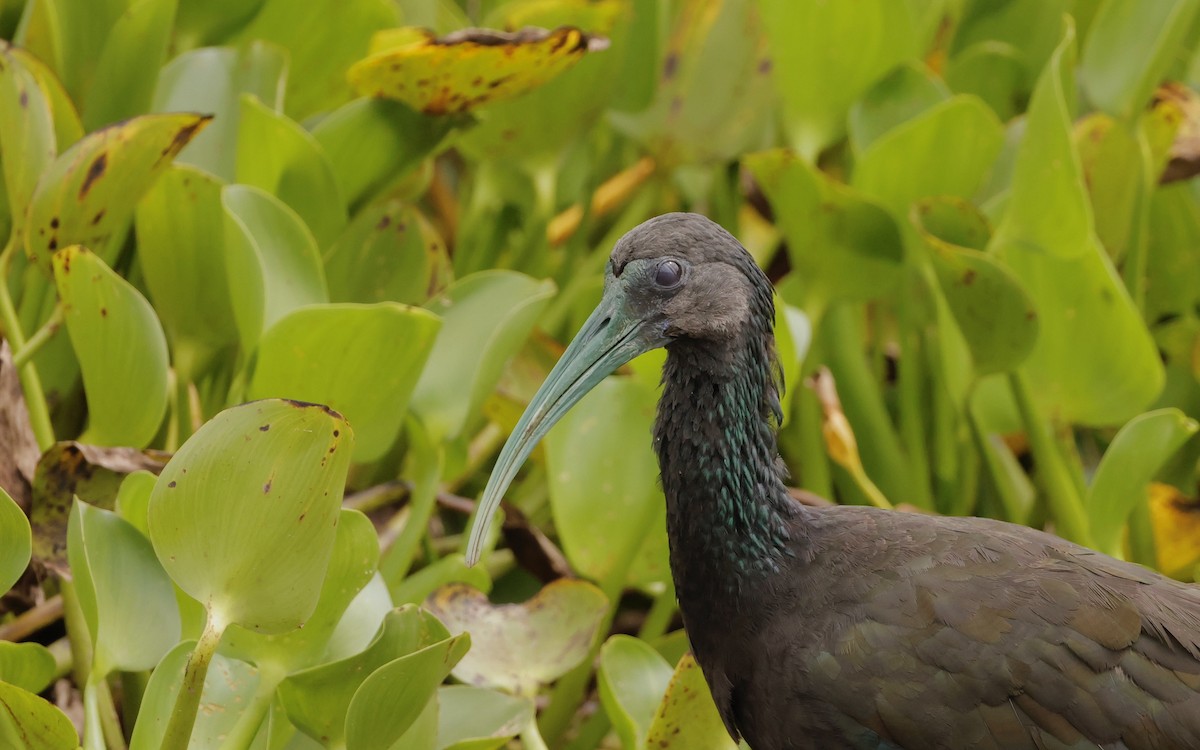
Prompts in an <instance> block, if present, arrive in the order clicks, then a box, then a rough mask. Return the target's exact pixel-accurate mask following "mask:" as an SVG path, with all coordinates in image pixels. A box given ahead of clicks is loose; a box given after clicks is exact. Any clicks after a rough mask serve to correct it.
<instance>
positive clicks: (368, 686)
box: [346, 633, 471, 750]
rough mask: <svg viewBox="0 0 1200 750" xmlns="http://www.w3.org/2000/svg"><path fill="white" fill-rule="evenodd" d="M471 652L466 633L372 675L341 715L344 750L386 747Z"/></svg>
mask: <svg viewBox="0 0 1200 750" xmlns="http://www.w3.org/2000/svg"><path fill="white" fill-rule="evenodd" d="M469 648H471V637H470V636H469V635H467V634H466V633H462V634H460V635H456V636H454V637H452V638H447V639H446V640H443V641H438V642H437V643H434V644H432V645H430V646H426V647H424V648H422V649H420V650H419V651H415V652H413V653H411V654H408V655H406V656H402V657H400V658H399V659H396V660H394V661H390V662H388V663H387V664H384V665H383V666H382V667H380V668H379V669H376V670H375V671H374V672H372V673H371V674H370V675H369V676H368V677H367V679H365V680H363V683H362V685H360V686H359V688H358V690H357V691H355V693H354V698H352V699H351V701H350V706H349V709H348V711H347V713H346V748H347V750H373V748H377V747H390V746H391V745H392V743H394V742H395V741H396V740H398V739H400V737H401V736H403V734H404V733H405V732H406V731H407V730H408V728H409V727H410V726H412V724H413V722H415V721H416V720H417V719H418V718H419V717H420V716H421V713H422V711H423V710H424V708H425V706H426V705H428V703H429V702H430V701H431V700H435V699H436V695H437V686H438V685H440V684H442V680H444V679H446V675H448V674H449V673H450V669H451V667H453V666H454V665H455V664H456V663H458V660H459V659H461V658H462V657H463V654H465V653H467V650H468V649H469Z"/></svg>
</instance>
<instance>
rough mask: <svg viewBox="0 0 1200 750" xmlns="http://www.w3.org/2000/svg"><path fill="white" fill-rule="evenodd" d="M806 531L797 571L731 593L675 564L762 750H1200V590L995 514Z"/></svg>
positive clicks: (856, 522) (846, 522) (850, 521)
mask: <svg viewBox="0 0 1200 750" xmlns="http://www.w3.org/2000/svg"><path fill="white" fill-rule="evenodd" d="M794 526H795V528H794V538H795V539H797V540H802V541H801V542H800V547H801V554H800V555H798V556H797V557H795V558H792V559H793V560H794V562H793V563H792V564H791V565H789V566H788V567H787V568H785V569H784V570H782V571H780V572H779V573H778V574H774V575H768V576H767V577H766V578H764V579H763V580H761V581H760V583H759V585H755V586H744V587H743V588H742V590H741V592H740V593H737V594H734V595H732V596H729V597H716V596H714V595H713V592H712V590H711V589H712V587H711V584H710V583H706V582H703V581H695V580H693V578H692V577H691V576H690V575H689V574H688V573H687V572H686V571H685V570H683V569H681V567H679V566H680V565H684V564H686V561H685V560H682V559H680V558H681V557H684V556H683V555H677V556H676V559H675V560H674V562H675V563H676V568H675V570H676V571H677V573H678V577H679V578H680V581H679V598H680V606H681V607H682V609H683V613H684V618H685V623H686V625H687V628H688V632H689V634H690V635H691V638H692V644H693V648H694V650H695V652H696V657H697V659H698V661H699V662H700V663H701V665H703V666H704V668H705V673H706V675H707V676H708V678H709V680H710V683H711V684H712V685H713V687H714V693H715V695H716V697H717V699H718V706H719V708H720V710H721V713H722V716H723V717H724V719H725V721H726V723H727V725H729V726H730V727H731V728H733V729H735V730H740V732H741V733H742V734H743V735H745V737H746V739H747V741H748V742H749V743H750V745H751V747H753V748H754V749H755V750H784V749H791V750H798V749H800V748H835V747H854V748H889V747H897V748H912V749H913V750H916V749H919V748H930V749H933V748H946V749H951V748H997V749H999V748H1006V749H1007V748H1030V749H1031V750H1033V749H1035V748H1094V747H1103V748H1130V749H1131V750H1133V749H1140V748H1179V749H1180V750H1183V749H1185V748H1200V592H1198V591H1197V590H1196V588H1195V587H1191V586H1186V585H1184V584H1181V583H1178V582H1175V581H1172V580H1169V579H1166V578H1163V577H1162V576H1159V575H1157V574H1154V573H1152V572H1150V571H1147V570H1146V569H1144V568H1141V567H1139V566H1136V565H1132V564H1128V563H1122V562H1118V561H1116V560H1113V559H1111V558H1109V557H1106V556H1104V555H1100V554H1097V553H1095V552H1092V551H1090V550H1087V549H1085V548H1082V547H1079V546H1077V545H1074V544H1071V543H1069V542H1065V541H1063V540H1061V539H1058V538H1057V537H1053V536H1050V535H1048V534H1044V533H1041V532H1038V531H1034V530H1031V529H1026V528H1023V527H1018V526H1014V525H1012V524H1006V523H1002V522H998V521H989V520H985V519H954V518H932V517H928V516H921V515H911V514H903V513H895V512H888V511H879V510H875V509H870V508H851V507H842V508H838V507H834V508H829V509H823V510H811V509H804V510H801V511H800V513H799V514H798V515H797V516H796V518H795V519H794ZM672 541H673V543H674V544H675V546H676V547H678V546H679V545H680V543H681V542H682V540H680V539H678V538H676V539H673V540H672ZM718 602H719V603H718Z"/></svg>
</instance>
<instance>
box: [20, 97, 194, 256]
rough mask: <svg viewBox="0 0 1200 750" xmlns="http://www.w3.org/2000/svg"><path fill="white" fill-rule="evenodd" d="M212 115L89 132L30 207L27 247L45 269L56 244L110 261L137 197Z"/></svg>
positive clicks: (44, 180)
mask: <svg viewBox="0 0 1200 750" xmlns="http://www.w3.org/2000/svg"><path fill="white" fill-rule="evenodd" d="M210 119H211V118H210V117H208V116H207V115H194V114H166V115H142V116H140V117H134V118H133V119H131V120H126V121H125V122H122V123H118V124H116V125H112V126H109V127H107V128H104V129H102V130H97V131H96V132H94V133H89V134H88V135H87V136H86V137H84V139H83V140H81V141H79V142H78V143H76V144H75V145H74V146H72V147H71V148H70V149H69V150H68V151H67V152H66V153H64V154H62V155H61V156H59V157H58V158H57V159H55V161H54V163H53V164H51V165H50V166H49V167H48V168H47V169H46V170H45V171H44V172H43V173H42V177H41V179H40V180H39V181H38V187H37V190H36V191H34V194H33V199H32V202H31V203H30V206H29V225H28V233H27V234H26V237H25V251H26V253H27V254H28V255H29V259H30V261H31V262H33V263H35V264H36V265H37V266H38V267H39V268H41V269H42V270H43V271H44V272H46V273H47V274H50V273H51V272H52V269H51V258H52V257H53V256H54V253H55V251H56V250H58V249H59V248H63V247H67V246H68V245H75V244H80V245H86V246H87V247H88V248H89V249H91V251H92V252H94V253H96V254H97V255H99V256H100V257H101V258H103V259H105V261H106V262H112V260H113V259H114V258H115V256H116V253H117V251H118V250H119V249H120V247H119V245H120V241H121V240H122V239H123V235H124V230H125V228H126V225H127V223H128V221H129V219H130V217H131V216H132V215H133V208H134V206H135V205H137V202H138V200H139V199H140V198H141V197H142V195H144V194H145V193H146V191H147V190H149V189H150V186H151V185H153V184H154V180H155V179H157V178H158V176H159V175H160V174H162V173H163V172H164V171H166V169H167V167H168V166H170V164H171V160H172V159H174V158H175V155H176V154H178V153H179V151H180V150H181V149H182V148H183V147H184V146H186V145H187V144H188V142H189V141H191V139H192V138H193V137H195V135H196V134H197V133H199V132H200V131H201V130H202V129H203V128H204V126H205V125H207V124H208V122H209V120H210Z"/></svg>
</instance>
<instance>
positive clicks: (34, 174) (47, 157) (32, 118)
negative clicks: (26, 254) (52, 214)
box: [0, 42, 58, 242]
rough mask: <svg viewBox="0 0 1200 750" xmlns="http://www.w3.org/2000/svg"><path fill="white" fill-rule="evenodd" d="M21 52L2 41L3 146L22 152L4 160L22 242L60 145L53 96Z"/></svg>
mask: <svg viewBox="0 0 1200 750" xmlns="http://www.w3.org/2000/svg"><path fill="white" fill-rule="evenodd" d="M17 53H18V50H15V49H13V48H12V47H9V46H8V44H7V43H6V42H0V149H3V152H4V153H5V154H20V155H21V156H20V158H9V159H4V187H5V191H6V192H7V194H8V209H9V216H10V217H12V222H13V226H12V234H13V238H14V239H15V240H16V241H18V242H20V241H22V238H23V237H24V234H23V232H24V227H25V219H26V212H27V210H28V208H29V202H30V200H31V199H32V198H33V193H34V189H35V188H36V187H37V182H38V177H40V176H41V174H42V172H43V171H44V170H45V169H46V168H47V167H48V166H49V165H50V164H51V163H53V161H54V157H55V156H56V155H57V154H58V148H57V146H56V140H55V134H54V115H53V110H52V109H51V105H50V98H49V96H48V95H47V93H46V92H45V91H43V90H42V87H41V85H39V83H38V78H37V76H36V75H35V74H34V72H33V71H32V70H30V69H29V68H28V67H27V66H26V65H25V64H24V62H23V61H22V59H21V56H20V55H18V54H17Z"/></svg>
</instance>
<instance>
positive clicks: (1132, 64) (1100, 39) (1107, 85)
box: [1079, 0, 1200, 122]
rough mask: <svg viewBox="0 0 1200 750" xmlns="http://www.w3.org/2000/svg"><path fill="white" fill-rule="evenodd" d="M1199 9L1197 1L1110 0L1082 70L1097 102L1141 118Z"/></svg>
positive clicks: (1128, 118)
mask: <svg viewBox="0 0 1200 750" xmlns="http://www.w3.org/2000/svg"><path fill="white" fill-rule="evenodd" d="M1197 9H1200V2H1197V0H1106V2H1104V3H1103V4H1102V5H1101V6H1100V10H1099V11H1098V12H1097V13H1096V17H1095V19H1094V20H1093V22H1092V25H1091V28H1090V29H1089V32H1088V36H1087V44H1086V45H1085V46H1084V48H1083V60H1082V61H1081V64H1080V70H1079V76H1080V81H1081V82H1082V84H1083V87H1084V91H1086V92H1087V95H1088V98H1089V99H1090V100H1091V101H1092V103H1093V104H1095V105H1096V107H1097V108H1099V109H1101V110H1104V111H1105V112H1107V113H1108V114H1110V115H1112V116H1113V117H1117V118H1120V119H1123V120H1125V121H1127V122H1132V121H1133V120H1135V119H1136V118H1137V117H1138V116H1140V115H1141V113H1142V110H1144V109H1145V108H1146V106H1147V105H1148V104H1149V103H1150V96H1151V94H1152V93H1153V92H1154V88H1155V87H1156V86H1157V85H1158V84H1159V82H1160V81H1162V79H1163V78H1164V77H1165V76H1166V74H1167V70H1168V69H1169V68H1170V66H1171V65H1172V64H1173V63H1174V62H1175V60H1176V58H1177V57H1178V56H1179V53H1180V52H1182V51H1183V50H1184V45H1185V44H1186V43H1187V42H1188V35H1189V33H1192V22H1193V20H1194V19H1195V18H1196V11H1197ZM1193 37H1194V34H1193ZM1193 43H1194V42H1193Z"/></svg>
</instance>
